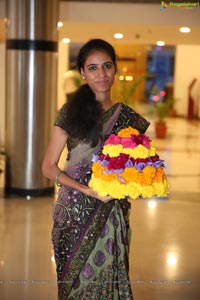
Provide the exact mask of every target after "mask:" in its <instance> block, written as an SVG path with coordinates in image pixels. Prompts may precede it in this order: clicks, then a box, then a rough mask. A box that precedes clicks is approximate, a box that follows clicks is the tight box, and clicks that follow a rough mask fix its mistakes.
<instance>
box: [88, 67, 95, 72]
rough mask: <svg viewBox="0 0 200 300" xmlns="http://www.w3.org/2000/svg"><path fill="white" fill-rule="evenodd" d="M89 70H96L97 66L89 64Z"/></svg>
mask: <svg viewBox="0 0 200 300" xmlns="http://www.w3.org/2000/svg"><path fill="white" fill-rule="evenodd" d="M88 70H89V71H94V70H96V66H89V68H88Z"/></svg>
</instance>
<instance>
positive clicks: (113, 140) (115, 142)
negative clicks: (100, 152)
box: [104, 134, 121, 145]
mask: <svg viewBox="0 0 200 300" xmlns="http://www.w3.org/2000/svg"><path fill="white" fill-rule="evenodd" d="M120 143H121V138H120V137H119V136H117V135H115V134H111V135H110V137H109V138H108V139H107V140H106V141H105V144H104V145H109V144H110V145H118V144H120Z"/></svg>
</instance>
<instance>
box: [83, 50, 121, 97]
mask: <svg viewBox="0 0 200 300" xmlns="http://www.w3.org/2000/svg"><path fill="white" fill-rule="evenodd" d="M115 71H116V70H115V66H114V63H113V61H112V59H111V58H110V56H109V55H108V54H107V53H106V52H105V51H101V50H95V51H94V52H91V53H90V54H89V55H88V57H87V59H86V61H85V65H84V68H83V69H81V75H82V76H84V77H85V79H86V81H87V83H88V85H89V86H90V88H91V89H92V90H93V92H94V93H95V94H96V95H97V94H98V93H102V92H105V93H106V92H109V91H110V89H111V87H112V85H113V82H114V78H115Z"/></svg>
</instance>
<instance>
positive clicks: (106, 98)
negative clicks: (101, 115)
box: [96, 93, 113, 111]
mask: <svg viewBox="0 0 200 300" xmlns="http://www.w3.org/2000/svg"><path fill="white" fill-rule="evenodd" d="M96 99H97V101H99V102H100V103H101V105H102V108H103V110H105V111H106V110H108V109H109V108H110V107H111V106H112V105H113V102H112V100H111V99H110V93H109V94H104V93H102V94H98V95H96Z"/></svg>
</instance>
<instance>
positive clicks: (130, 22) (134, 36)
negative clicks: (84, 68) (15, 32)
mask: <svg viewBox="0 0 200 300" xmlns="http://www.w3.org/2000/svg"><path fill="white" fill-rule="evenodd" d="M95 2H96V3H95ZM103 2H105V3H103ZM136 3H137V4H136ZM141 3H143V4H141ZM144 3H148V4H144ZM149 3H153V4H149ZM160 7H161V1H155V0H154V1H134V0H130V1H95V0H93V1H76V0H72V1H67V0H65V1H63V0H62V1H61V2H60V14H59V15H60V20H61V21H62V22H63V27H62V28H61V29H60V30H59V35H58V36H59V40H62V38H64V37H68V38H70V39H71V42H74V43H82V42H85V41H86V40H88V39H90V38H94V37H100V38H104V39H106V40H108V41H110V42H111V43H113V44H114V45H115V46H116V47H118V45H124V46H122V47H123V49H124V50H123V51H124V53H125V55H128V54H127V53H128V52H131V51H132V50H131V49H130V47H129V46H127V45H155V43H156V41H157V40H164V41H165V43H166V45H177V44H194V45H195V44H196V45H200V8H199V9H193V10H189V9H187V10H186V9H183V8H174V7H170V8H169V9H165V11H161V10H160ZM180 26H190V27H191V32H190V33H189V34H183V33H180V32H179V27H180ZM115 32H121V33H123V34H124V38H123V39H121V40H116V39H114V38H113V34H114V33H115ZM5 38H6V35H5V21H4V19H0V41H4V40H5Z"/></svg>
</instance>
